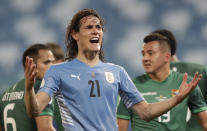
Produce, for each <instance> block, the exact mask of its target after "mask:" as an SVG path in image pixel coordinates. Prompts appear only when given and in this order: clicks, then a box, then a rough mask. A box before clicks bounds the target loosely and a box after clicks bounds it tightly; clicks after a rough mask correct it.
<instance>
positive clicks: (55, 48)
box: [46, 42, 65, 60]
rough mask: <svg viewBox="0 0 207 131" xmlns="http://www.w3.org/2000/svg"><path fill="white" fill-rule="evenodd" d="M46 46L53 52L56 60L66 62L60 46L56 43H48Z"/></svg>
mask: <svg viewBox="0 0 207 131" xmlns="http://www.w3.org/2000/svg"><path fill="white" fill-rule="evenodd" d="M46 45H47V46H48V47H49V48H50V50H51V51H52V53H53V55H54V57H55V60H64V59H65V56H64V51H63V49H62V48H61V46H60V45H59V44H57V43H54V42H48V43H46Z"/></svg>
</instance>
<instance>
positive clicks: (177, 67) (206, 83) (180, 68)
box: [170, 62, 207, 131]
mask: <svg viewBox="0 0 207 131" xmlns="http://www.w3.org/2000/svg"><path fill="white" fill-rule="evenodd" d="M170 68H171V69H172V70H173V71H177V72H181V73H185V72H187V73H188V74H189V75H191V76H194V74H195V73H196V72H199V73H201V74H202V75H203V76H202V79H201V81H200V82H199V83H198V85H199V87H200V89H201V92H202V93H203V96H204V99H205V102H207V67H206V66H204V65H201V64H195V63H187V62H171V64H170ZM187 131H203V129H202V127H201V126H200V124H199V122H198V120H197V118H196V116H195V115H193V114H192V116H191V118H190V120H189V121H188V123H187Z"/></svg>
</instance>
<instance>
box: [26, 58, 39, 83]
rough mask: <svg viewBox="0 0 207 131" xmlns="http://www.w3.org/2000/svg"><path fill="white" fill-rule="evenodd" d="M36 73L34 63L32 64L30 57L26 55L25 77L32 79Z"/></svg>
mask: <svg viewBox="0 0 207 131" xmlns="http://www.w3.org/2000/svg"><path fill="white" fill-rule="evenodd" d="M36 75H37V71H36V64H34V61H33V59H32V58H30V57H28V56H27V57H26V61H25V77H26V78H29V79H34V78H35V76H36Z"/></svg>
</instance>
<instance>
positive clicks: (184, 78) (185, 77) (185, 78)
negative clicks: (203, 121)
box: [181, 73, 188, 85]
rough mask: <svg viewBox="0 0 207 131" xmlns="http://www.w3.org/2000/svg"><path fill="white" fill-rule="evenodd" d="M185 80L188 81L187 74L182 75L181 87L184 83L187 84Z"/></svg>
mask: <svg viewBox="0 0 207 131" xmlns="http://www.w3.org/2000/svg"><path fill="white" fill-rule="evenodd" d="M187 79H188V74H187V73H184V76H183V81H182V83H181V85H184V84H185V83H187Z"/></svg>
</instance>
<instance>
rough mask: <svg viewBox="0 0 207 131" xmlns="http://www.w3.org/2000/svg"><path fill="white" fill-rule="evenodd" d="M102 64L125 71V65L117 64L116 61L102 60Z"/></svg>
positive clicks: (108, 67)
mask: <svg viewBox="0 0 207 131" xmlns="http://www.w3.org/2000/svg"><path fill="white" fill-rule="evenodd" d="M102 66H104V67H105V68H107V69H111V70H114V69H116V70H122V71H125V69H124V67H122V66H121V65H117V64H114V63H109V62H102Z"/></svg>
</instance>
